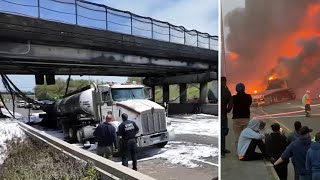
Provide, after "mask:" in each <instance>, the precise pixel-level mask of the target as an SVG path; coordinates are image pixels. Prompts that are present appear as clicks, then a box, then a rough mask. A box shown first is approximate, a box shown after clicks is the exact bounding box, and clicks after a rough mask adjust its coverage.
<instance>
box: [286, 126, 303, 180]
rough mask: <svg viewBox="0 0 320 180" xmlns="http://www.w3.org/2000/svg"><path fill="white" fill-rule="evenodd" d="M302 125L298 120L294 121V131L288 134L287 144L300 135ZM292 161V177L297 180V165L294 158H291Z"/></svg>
mask: <svg viewBox="0 0 320 180" xmlns="http://www.w3.org/2000/svg"><path fill="white" fill-rule="evenodd" d="M301 127H302V125H301V122H300V121H296V122H294V129H295V131H294V132H292V133H290V134H289V135H288V144H291V143H292V142H294V141H295V140H297V139H299V137H300V132H299V131H300V129H301ZM291 161H292V165H293V169H294V179H295V180H299V175H298V173H297V172H298V171H297V165H296V163H295V161H294V159H292V158H291Z"/></svg>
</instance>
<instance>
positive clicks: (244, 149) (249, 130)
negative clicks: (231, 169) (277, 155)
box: [237, 118, 267, 161]
mask: <svg viewBox="0 0 320 180" xmlns="http://www.w3.org/2000/svg"><path fill="white" fill-rule="evenodd" d="M261 122H262V121H261V120H259V119H256V118H253V119H251V120H250V122H249V123H248V126H247V127H246V128H245V129H244V130H243V131H242V132H241V134H240V137H239V143H238V149H237V151H238V156H239V159H240V160H241V161H252V160H262V159H263V158H264V157H265V158H267V155H266V151H265V149H266V148H265V144H264V142H263V141H262V139H264V138H265V136H264V135H263V134H260V133H259V130H260V129H259V128H260V124H261ZM257 146H258V147H259V149H260V151H261V153H258V152H255V149H256V147H257Z"/></svg>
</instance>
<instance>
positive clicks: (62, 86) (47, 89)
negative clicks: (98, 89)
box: [34, 78, 89, 100]
mask: <svg viewBox="0 0 320 180" xmlns="http://www.w3.org/2000/svg"><path fill="white" fill-rule="evenodd" d="M87 85H89V81H88V80H73V79H70V83H69V88H68V92H72V91H75V90H78V89H81V88H83V87H85V86H87ZM66 86H67V82H66V80H64V79H61V78H58V79H57V80H56V84H53V85H37V86H36V87H35V88H34V91H35V95H36V97H37V99H38V100H56V99H61V98H62V97H63V96H64V95H65V90H66Z"/></svg>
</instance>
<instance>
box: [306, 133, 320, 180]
mask: <svg viewBox="0 0 320 180" xmlns="http://www.w3.org/2000/svg"><path fill="white" fill-rule="evenodd" d="M315 140H316V142H313V143H312V144H311V146H310V149H309V150H308V152H307V157H306V169H307V170H309V171H311V172H312V180H320V132H318V133H317V134H316V136H315Z"/></svg>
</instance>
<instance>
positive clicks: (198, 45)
mask: <svg viewBox="0 0 320 180" xmlns="http://www.w3.org/2000/svg"><path fill="white" fill-rule="evenodd" d="M197 47H199V33H198V32H197Z"/></svg>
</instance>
